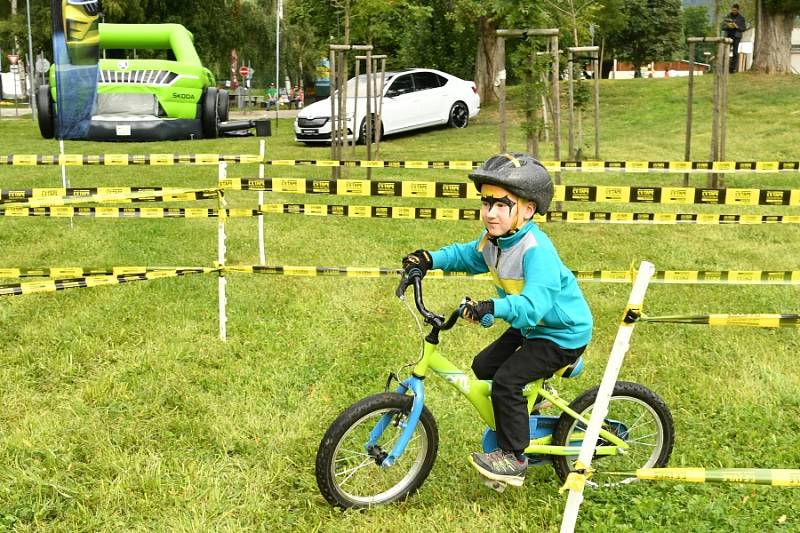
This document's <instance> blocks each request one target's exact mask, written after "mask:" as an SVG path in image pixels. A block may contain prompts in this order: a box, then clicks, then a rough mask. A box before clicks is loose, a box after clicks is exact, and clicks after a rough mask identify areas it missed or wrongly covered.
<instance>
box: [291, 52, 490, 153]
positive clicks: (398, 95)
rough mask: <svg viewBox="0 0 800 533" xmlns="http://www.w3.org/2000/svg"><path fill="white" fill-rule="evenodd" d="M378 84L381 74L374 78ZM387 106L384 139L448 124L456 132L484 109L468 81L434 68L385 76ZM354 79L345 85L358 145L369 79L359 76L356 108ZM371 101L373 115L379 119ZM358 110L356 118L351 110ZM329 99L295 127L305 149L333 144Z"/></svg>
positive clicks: (383, 117) (305, 111) (306, 111)
mask: <svg viewBox="0 0 800 533" xmlns="http://www.w3.org/2000/svg"><path fill="white" fill-rule="evenodd" d="M376 79H377V83H374V85H378V86H379V85H380V74H378V75H377V76H376ZM377 92H378V94H380V93H383V107H382V109H381V111H380V120H381V128H382V129H381V131H382V134H381V136H383V135H390V134H392V133H399V132H401V131H408V130H413V129H417V128H424V127H427V126H435V125H438V124H447V125H449V126H451V127H453V128H466V127H467V125H468V124H469V119H470V118H472V117H474V116H475V115H477V114H478V112H479V111H480V110H481V102H480V98H479V97H478V89H477V88H476V87H475V84H474V83H473V82H471V81H464V80H462V79H460V78H457V77H455V76H451V75H450V74H446V73H444V72H440V71H438V70H431V69H418V68H415V69H407V70H401V71H397V72H387V73H386V76H385V83H384V87H383V91H381V87H378V91H377ZM355 94H356V78H351V79H350V80H349V81H348V82H347V93H346V96H347V105H346V108H347V113H346V122H347V138H348V140H350V141H352V138H353V132H354V131H358V141H360V142H363V141H364V139H365V136H366V116H367V77H366V75H362V76H359V77H358V103H357V104H355V105H354V102H355V100H356V98H355ZM379 103H380V98H376V99H374V100H373V103H372V105H371V109H370V112H371V113H372V115H373V116H376V115H377V111H376V109H375V108H376V104H379ZM354 110H355V116H354V113H353V111H354ZM330 118H331V100H330V98H326V99H324V100H320V101H318V102H314V103H313V104H311V105H309V106H307V107H305V108H303V109H301V110H300V112H299V113H298V114H297V118H296V119H295V122H294V133H295V140H296V141H298V142H304V143H306V144H312V143H329V142H330V140H331V120H330Z"/></svg>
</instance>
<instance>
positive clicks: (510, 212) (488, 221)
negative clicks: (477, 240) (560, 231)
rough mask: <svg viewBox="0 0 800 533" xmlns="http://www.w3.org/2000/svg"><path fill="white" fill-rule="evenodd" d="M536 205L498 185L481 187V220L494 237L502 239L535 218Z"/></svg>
mask: <svg viewBox="0 0 800 533" xmlns="http://www.w3.org/2000/svg"><path fill="white" fill-rule="evenodd" d="M535 211H536V209H535V204H534V203H533V202H530V201H528V200H523V199H521V198H519V197H518V196H516V195H515V194H513V193H511V192H509V191H507V190H505V189H504V188H502V187H498V186H497V185H489V184H484V185H483V186H481V220H483V225H484V227H485V228H486V231H487V232H488V233H489V235H490V236H492V237H502V236H503V235H505V234H506V233H508V232H509V231H511V230H512V229H515V228H519V227H520V226H522V224H524V223H525V221H526V220H528V219H530V218H532V217H533V214H534V213H535Z"/></svg>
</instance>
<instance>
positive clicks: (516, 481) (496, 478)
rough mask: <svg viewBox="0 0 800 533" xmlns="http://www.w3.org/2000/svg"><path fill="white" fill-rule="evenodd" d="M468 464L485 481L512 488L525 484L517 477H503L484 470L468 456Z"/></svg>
mask: <svg viewBox="0 0 800 533" xmlns="http://www.w3.org/2000/svg"><path fill="white" fill-rule="evenodd" d="M467 460H468V461H469V464H471V465H472V466H473V468H475V470H477V471H478V473H479V474H480V475H482V476H483V477H485V478H486V479H491V480H492V481H499V482H500V483H506V484H508V485H511V486H512V487H521V486H522V484H523V483H525V478H524V477H519V476H504V475H502V474H495V473H494V472H491V471H489V470H486V469H485V468H483V467H482V466H481V465H479V464H478V463H476V462H475V460H474V459H473V458H472V456H470V457H469V458H468V459H467Z"/></svg>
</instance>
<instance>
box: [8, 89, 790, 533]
mask: <svg viewBox="0 0 800 533" xmlns="http://www.w3.org/2000/svg"><path fill="white" fill-rule="evenodd" d="M710 90H711V78H710V77H705V78H701V79H699V80H698V87H697V88H696V95H697V103H696V105H695V110H696V115H695V125H696V128H695V140H694V146H695V150H694V153H695V154H697V155H696V156H695V159H703V160H704V159H706V158H707V157H708V144H709V138H710V137H709V131H710V108H711V104H710V96H709V95H710ZM601 91H602V96H601V98H602V126H601V133H602V135H601V137H602V140H601V156H602V157H603V158H606V159H614V160H633V159H638V160H642V159H650V160H667V159H672V160H680V159H682V158H683V150H684V147H683V139H684V129H683V128H684V120H685V108H686V102H685V100H686V97H685V95H686V80H685V79H683V80H682V79H678V78H672V79H669V80H646V79H645V80H633V81H624V82H622V81H620V82H611V81H608V82H607V81H604V82H603V83H602V89H601ZM511 94H512V96H515V95H519V92H515V91H514V90H513V89H512V92H511ZM798 99H800V80H799V79H798V78H795V77H792V78H789V77H786V78H776V79H766V78H759V77H753V76H749V75H737V76H734V77H732V78H731V87H730V114H729V119H728V125H729V130H728V150H727V154H728V159H731V160H797V159H798V158H799V157H800V151H798V148H797V146H798V140H799V137H798V133H797V131H798V130H797V124H798V120H800V111H798V107H797V101H798ZM510 106H511V107H512V108H513V107H515V106H516V107H517V108H519V104H518V102H516V101H512V102H511V104H510ZM585 122H590V121H588V120H587V121H585ZM497 124H498V117H497V108H496V106H489V107H487V108H485V109H484V110H482V112H481V114H480V115H479V116H478V117H477V119H476V120H474V122H473V124H472V125H470V127H469V128H467V129H466V130H463V131H453V130H448V129H444V128H442V129H433V130H430V131H426V132H423V133H418V134H414V135H404V136H400V137H394V138H389V139H387V140H385V142H384V143H383V145H382V148H381V152H382V153H381V156H382V158H384V159H423V160H424V159H436V160H448V159H457V160H462V159H475V160H481V159H485V158H487V157H489V156H491V155H493V153H494V152H496V150H497V137H498V134H497ZM563 129H564V130H565V131H566V124H564V127H563ZM273 134H274V136H273V137H271V138H269V139H268V141H267V157H268V158H270V159H289V158H296V159H314V158H319V159H327V158H329V154H330V152H329V149H326V148H308V147H305V146H301V145H297V144H295V143H294V142H293V140H292V132H291V123H290V122H289V121H281V122H280V123H279V124H278V125H277V131H276V128H275V124H273ZM585 138H586V139H592V138H593V134H592V132H591V131H587V132H586V133H585ZM564 146H565V144H564ZM509 147H510V148H511V149H519V148H522V147H524V140H523V138H522V132H521V131H520V128H519V127H512V128H511V130H510V131H509ZM66 151H67V152H68V153H84V154H102V153H121V152H128V153H138V154H147V153H164V152H167V153H185V154H188V153H223V154H238V153H257V152H258V141H257V140H255V139H253V138H235V139H218V140H202V141H193V142H179V143H153V144H130V145H128V144H99V143H89V142H68V143H67V147H66ZM57 152H58V145H57V143H55V142H53V141H45V140H43V139H41V137H40V136H39V133H38V129H37V128H36V125H35V123H34V122H33V121H31V120H30V118H28V119H20V120H12V119H6V118H3V119H2V120H0V153H1V154H9V153H15V154H23V153H27V154H31V153H39V154H55V153H57ZM592 152H593V149H592V148H591V147H585V153H592ZM362 154H363V147H361V148H359V157H361V155H362ZM543 156H544V157H545V158H550V157H551V154H549V153H547V152H545V153H544V154H543ZM257 172H258V169H257V166H255V165H240V166H236V165H231V166H230V167H229V176H230V177H245V176H247V177H255V176H257ZM266 172H267V176H268V177H281V176H297V177H300V176H302V177H327V176H329V171H328V169H322V168H314V167H298V168H285V167H267V169H266ZM68 174H69V178H70V181H71V184H72V185H73V186H81V187H84V186H85V187H89V186H156V185H158V186H180V187H210V186H214V185H215V184H216V178H217V170H216V168H215V167H208V166H206V167H202V166H200V167H198V166H175V167H127V168H126V167H106V168H104V167H70V168H69V170H68ZM465 174H466V173H465V172H463V171H449V170H388V169H387V170H380V171H375V172H374V173H373V177H374V178H387V179H388V178H394V179H423V180H448V181H457V182H463V181H466V175H465ZM349 175H350V176H351V177H361V176H363V171H361V169H351V170H350V171H349ZM681 179H682V177H681V176H679V175H672V176H670V175H650V174H648V175H635V174H589V175H587V174H583V175H581V174H564V175H563V180H564V182H565V183H567V184H576V185H577V184H620V185H657V184H660V185H673V186H677V185H680V183H681ZM705 182H706V176H705V175H697V176H693V177H692V184H693V185H697V186H700V185H704V184H705ZM726 183H727V185H728V186H730V187H756V188H767V187H770V188H784V189H789V188H800V186H799V185H798V183H799V182H798V174H797V173H785V174H780V175H778V174H775V175H768V174H763V175H762V174H759V175H755V174H749V175H748V174H737V175H731V176H728V177H727V178H726ZM58 186H60V173H59V169H58V167H46V166H40V167H0V187H2V188H4V189H8V188H23V187H58ZM227 196H228V200H229V202H230V205H231V206H234V207H254V206H255V205H256V195H255V193H246V192H238V193H230V194H228V195H227ZM266 197H267V201H273V202H314V203H350V204H361V205H363V204H367V203H371V204H377V205H415V206H423V207H424V206H448V207H474V206H475V203H476V202H474V201H467V200H412V199H402V198H399V199H391V200H387V199H384V198H374V199H373V198H347V197H324V196H299V195H288V194H287V195H279V194H267V195H266ZM171 205H175V204H171ZM178 205H181V204H178ZM186 206H187V207H189V206H192V207H195V206H203V207H215V202H211V201H207V202H201V203H197V204H191V205H189V204H186ZM565 207H566V208H567V209H578V210H586V209H593V210H595V209H597V210H613V211H651V210H660V211H675V210H678V208H675V207H670V206H653V207H652V208H648V206H646V205H641V204H637V205H621V204H615V205H611V204H574V203H573V204H565ZM679 210H680V211H681V212H713V213H759V214H776V215H778V214H794V215H796V214H800V213H798V211H799V210H798V208H797V207H794V208H790V207H775V206H770V207H749V208H739V207H736V206H681V207H680V208H679ZM227 229H228V236H229V239H228V255H227V262H228V264H237V263H243V264H253V263H256V262H257V261H258V254H257V241H256V237H257V233H256V223H255V221H253V220H247V219H235V220H230V221H229V222H228V224H227ZM480 229H481V224H480V223H479V222H447V221H438V222H436V221H426V220H414V221H408V220H379V219H346V218H337V217H306V216H298V215H270V216H267V217H266V235H267V263H268V264H278V265H282V264H290V265H330V266H345V265H348V266H399V263H400V258H401V257H402V256H403V255H404V254H405V253H407V252H409V251H412V250H415V249H417V248H420V247H425V248H431V249H433V248H436V247H439V246H442V245H444V244H448V243H450V242H453V241H465V240H469V239H472V238H474V237H475V236H476V235H477V234H478V232H479V231H480ZM544 229H545V231H547V232H548V233H549V234H550V236H551V238H552V239H553V241H554V243H555V244H556V246H557V248H558V249H559V250H560V253H561V256H562V259H563V260H564V262H565V263H566V264H567V265H568V266H570V267H571V268H573V269H580V270H591V269H596V270H601V269H611V270H621V269H627V268H629V266H630V265H631V264H632V263H638V262H639V261H641V260H644V259H646V260H649V261H652V262H653V263H655V265H656V267H657V268H658V269H660V270H682V269H700V270H729V269H734V270H760V269H769V270H800V246H799V245H800V229H798V227H797V225H763V226H736V225H725V226H719V225H708V226H705V225H701V226H694V225H685V226H674V225H672V226H669V225H664V226H645V225H601V224H593V225H590V224H545V225H544ZM216 230H217V222H216V220H213V219H196V220H183V219H181V220H166V219H161V220H159V219H156V220H141V219H128V220H122V219H88V218H76V219H74V221H73V222H72V223H70V221H69V219H45V218H5V217H3V218H0V254H2V255H1V257H2V260H0V268H4V267H48V266H114V265H148V266H166V265H180V266H211V265H212V264H213V262H214V261H215V260H216V258H217V249H216V233H217V232H216ZM15 281H16V280H11V279H5V280H0V283H13V282H15ZM396 281H397V280H396V279H394V278H380V279H360V278H354V279H348V278H324V277H323V278H302V277H297V278H295V277H278V276H266V275H262V276H255V275H247V274H232V275H230V276H228V299H229V306H228V313H229V322H228V336H229V340H228V342H226V343H223V342H221V341H219V340H218V329H217V327H218V325H217V293H216V290H217V279H216V277H215V276H212V275H207V276H192V277H187V278H180V279H166V280H159V281H151V282H144V283H135V284H128V285H122V286H114V287H101V288H93V289H84V290H72V291H66V292H60V293H57V294H43V295H32V296H21V297H5V298H0V324H2V330H0V331H1V332H2V333H0V382H2V383H3V387H2V388H0V404H1V405H2V409H0V529H3V528H8V529H10V530H16V531H34V530H36V531H38V530H48V531H145V530H147V531H164V530H175V531H207V530H215V531H240V530H270V529H271V530H299V531H364V532H367V531H369V532H371V531H400V530H409V529H412V528H413V529H415V530H419V531H460V530H481V529H491V530H496V531H556V530H557V529H558V526H559V524H560V519H561V513H562V510H563V507H564V502H565V497H564V496H563V495H559V494H558V488H559V486H560V483H559V482H558V480H557V478H556V476H555V474H554V472H553V471H552V469H550V468H542V469H534V470H532V471H530V472H529V475H528V481H527V483H526V485H525V487H524V488H523V489H521V490H511V489H509V490H508V491H506V492H505V493H504V494H497V493H495V492H493V491H490V490H489V489H487V488H485V487H484V486H483V485H482V484H481V483H480V481H479V480H478V477H477V475H476V474H475V473H474V472H473V471H472V470H471V469H470V468H469V466H468V465H467V462H466V458H467V455H468V453H469V452H471V451H475V450H477V449H478V447H479V445H480V438H481V434H482V431H483V427H481V424H480V423H479V422H478V419H477V418H476V417H475V415H474V414H473V413H472V411H471V408H469V407H468V405H467V403H466V402H463V401H461V398H460V397H458V396H456V393H455V392H454V391H452V390H451V389H450V388H449V387H448V386H446V385H444V384H443V382H441V381H437V380H434V379H431V380H429V383H428V389H427V396H428V397H427V400H428V405H429V408H430V409H431V411H432V412H433V414H434V415H435V416H436V418H437V422H438V424H439V432H440V436H441V441H440V451H439V456H438V458H437V461H436V464H435V466H434V469H433V472H432V473H431V475H430V477H429V478H428V481H426V483H425V484H424V485H423V486H422V489H421V490H420V491H419V493H418V494H416V495H414V496H412V497H411V498H410V499H409V500H408V501H407V502H405V503H402V504H398V505H393V506H389V507H383V508H377V509H373V510H370V511H368V512H341V511H339V510H336V509H333V508H331V507H330V506H329V505H328V504H327V502H326V501H325V500H324V499H323V498H322V496H320V494H319V492H318V490H317V487H316V482H315V478H314V458H315V454H316V449H317V445H318V443H319V441H320V439H321V437H322V435H323V433H324V431H325V429H326V428H327V427H328V425H329V424H330V423H331V422H332V421H333V419H334V418H335V417H336V416H337V414H338V413H340V412H341V411H342V410H343V409H344V408H345V407H346V406H348V405H349V404H351V403H352V402H354V401H355V400H357V399H359V398H361V397H363V396H366V395H368V394H372V393H375V392H379V391H381V390H382V389H383V386H384V383H385V379H386V375H387V373H388V372H389V371H392V370H397V369H398V368H399V367H401V366H402V365H403V364H405V363H406V362H409V361H412V360H414V359H415V357H416V354H417V350H418V346H419V344H418V339H417V337H416V327H415V325H414V323H413V320H412V319H411V317H410V316H409V314H408V312H407V310H406V309H405V307H403V306H402V305H401V304H400V303H399V302H398V300H397V299H396V298H394V296H393V291H394V287H395V285H396ZM582 288H583V290H584V293H585V295H586V297H587V299H588V301H589V303H590V305H591V307H592V310H593V312H594V315H595V324H596V329H595V336H594V340H593V342H592V345H591V346H590V347H589V350H588V351H587V356H586V359H587V371H586V372H585V373H584V374H583V375H582V376H581V377H580V378H578V379H577V380H564V381H554V384H555V386H556V387H557V388H558V389H559V391H560V392H561V393H562V396H564V397H572V396H576V395H577V394H578V393H579V392H580V391H582V390H584V389H586V388H589V387H591V386H593V385H595V384H596V383H598V382H599V379H600V376H601V375H602V372H603V369H604V366H605V362H606V360H607V357H608V354H609V352H610V349H611V344H612V341H613V338H614V335H615V334H616V331H617V324H618V322H619V317H620V314H621V313H622V310H623V308H624V306H625V302H626V299H627V295H628V291H629V286H626V285H617V284H613V285H612V284H600V283H589V282H587V283H584V284H583V285H582ZM427 289H428V290H427V295H428V298H427V299H428V303H429V305H430V307H431V308H433V309H435V310H440V311H442V312H444V311H448V310H450V309H452V308H453V307H454V306H455V305H456V304H457V303H458V301H459V300H460V298H461V297H462V296H463V295H465V294H469V295H470V296H473V297H476V298H485V297H488V296H490V295H491V294H492V291H493V289H492V287H491V285H490V284H489V283H485V282H476V281H469V280H456V279H451V280H441V281H431V282H429V283H428V284H427ZM799 296H800V290H798V287H797V286H723V285H720V286H709V285H702V286H670V285H652V286H651V288H650V290H649V292H648V296H647V298H646V299H645V312H646V313H649V314H651V315H661V314H673V313H674V314H704V313H797V312H800V308H799V307H798V306H799V304H798V301H800V299H799V298H798V297H799ZM501 331H502V330H501V329H500V327H499V326H495V327H494V328H492V329H489V330H484V329H481V328H476V327H471V326H467V325H460V326H458V327H456V328H455V329H454V330H452V332H450V334H447V335H443V345H442V346H443V351H444V352H445V353H446V354H447V355H448V357H450V358H451V360H453V361H454V362H456V363H457V364H459V365H460V366H462V367H464V368H468V367H469V365H470V362H471V359H472V356H473V355H474V354H475V353H476V352H477V351H478V350H480V349H481V348H482V347H483V346H485V345H486V344H487V343H488V342H490V341H491V340H493V339H494V338H495V337H496V336H497V335H499V333H500V332H501ZM798 351H800V335H799V334H798V330H796V329H780V330H758V329H747V328H710V327H707V326H689V325H654V324H651V325H647V324H643V325H640V326H638V327H637V329H636V330H635V332H634V336H633V341H632V346H631V351H630V353H629V355H628V357H627V359H626V362H625V365H624V366H623V369H622V372H621V379H626V380H631V381H637V382H640V383H642V384H645V385H647V386H648V387H650V388H652V389H653V390H654V391H656V392H657V393H658V394H660V395H661V396H662V397H663V398H664V399H665V400H666V401H667V403H668V405H669V406H670V408H671V409H672V413H673V416H674V418H675V424H676V444H675V450H674V452H673V455H672V460H671V463H670V464H671V466H705V467H760V468H798V467H800V421H799V420H800V418H798V412H800V395H799V394H798V390H800V373H798V370H797V368H798V367H797V359H796V358H797V353H798ZM578 524H579V526H578V529H579V530H581V531H612V530H614V531H663V530H675V531H678V530H683V531H748V532H749V531H770V530H796V529H797V528H800V498H799V497H798V492H797V490H796V489H794V490H792V489H781V488H770V487H762V486H744V485H742V486H736V485H681V484H669V483H651V482H643V483H639V484H635V485H633V486H627V487H624V488H620V489H613V490H604V491H591V492H587V497H586V501H585V503H584V505H583V507H582V510H581V514H580V517H579V521H578Z"/></svg>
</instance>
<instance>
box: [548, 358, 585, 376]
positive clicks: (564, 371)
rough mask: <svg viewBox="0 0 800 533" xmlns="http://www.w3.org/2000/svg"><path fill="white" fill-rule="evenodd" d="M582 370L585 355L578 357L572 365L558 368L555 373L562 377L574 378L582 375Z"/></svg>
mask: <svg viewBox="0 0 800 533" xmlns="http://www.w3.org/2000/svg"><path fill="white" fill-rule="evenodd" d="M581 372H583V356H580V357H578V360H577V361H575V362H574V363H572V364H571V365H567V366H565V367H564V368H560V369H558V370H556V371H555V372H554V373H553V375H554V376H558V377H561V378H574V377H578V376H580V375H581Z"/></svg>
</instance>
